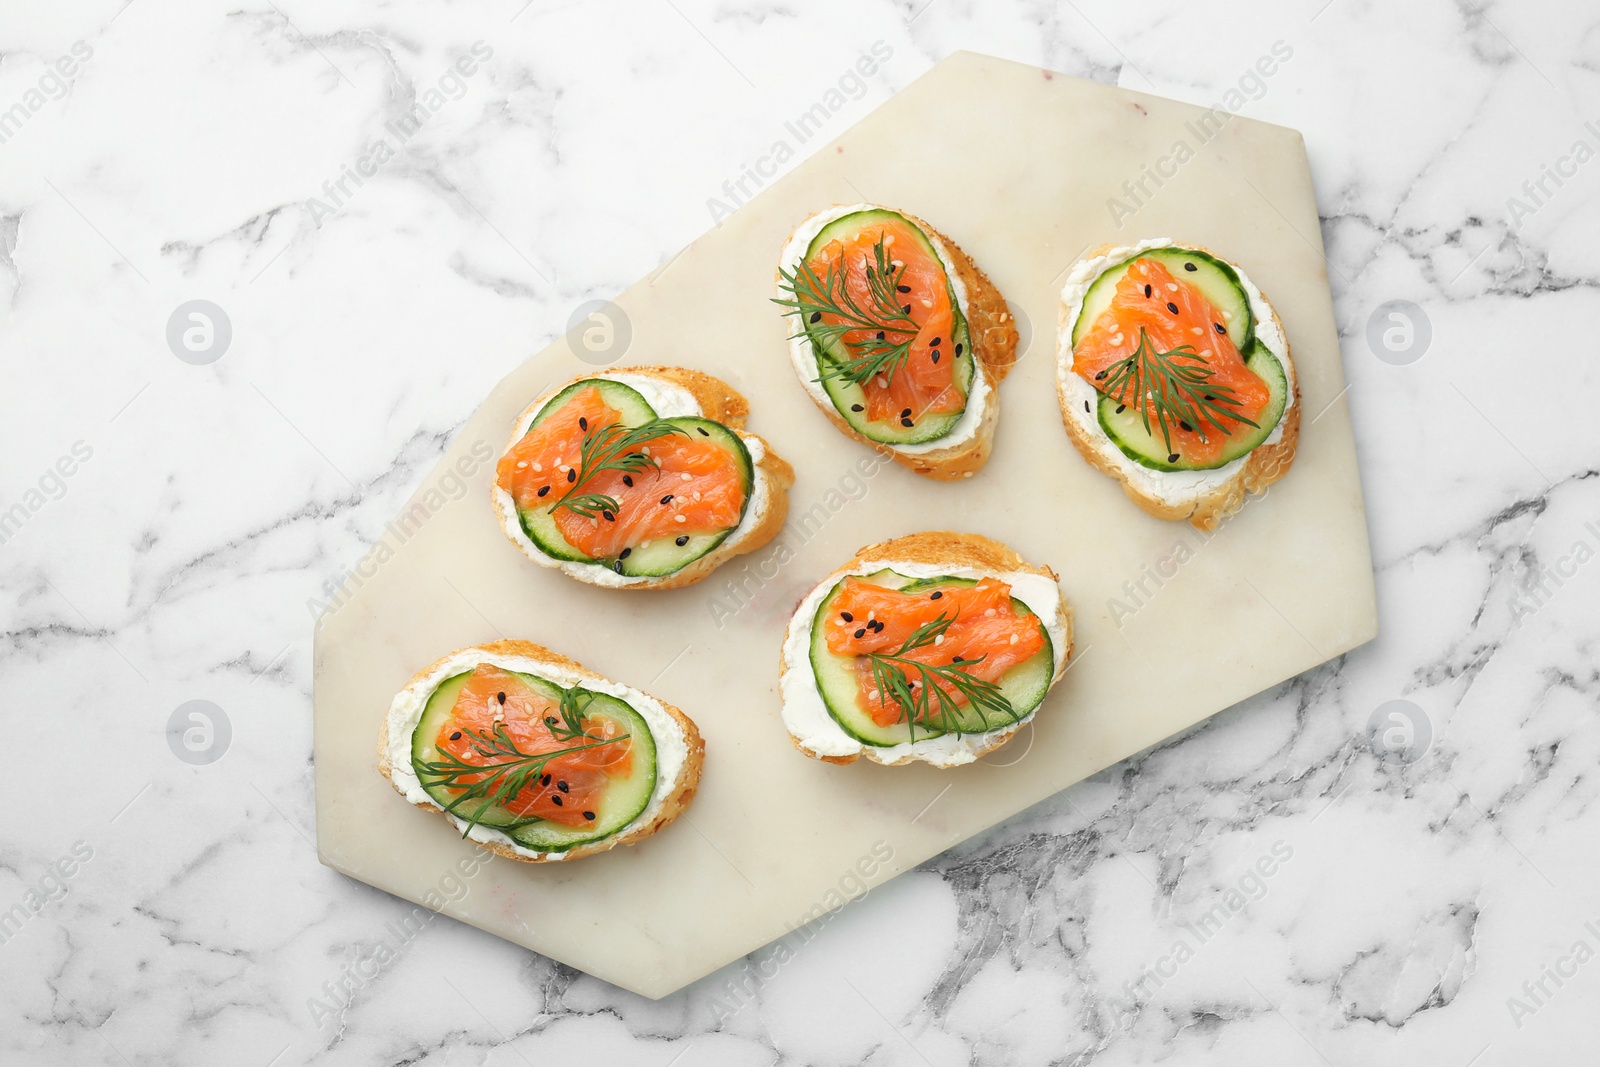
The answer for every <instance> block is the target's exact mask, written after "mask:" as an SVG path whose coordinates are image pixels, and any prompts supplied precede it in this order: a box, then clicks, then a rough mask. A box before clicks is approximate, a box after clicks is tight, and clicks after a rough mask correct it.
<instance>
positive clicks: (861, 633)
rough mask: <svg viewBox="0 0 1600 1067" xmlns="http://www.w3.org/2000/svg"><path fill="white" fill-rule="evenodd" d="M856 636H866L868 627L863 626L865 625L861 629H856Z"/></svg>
mask: <svg viewBox="0 0 1600 1067" xmlns="http://www.w3.org/2000/svg"><path fill="white" fill-rule="evenodd" d="M856 636H857V637H865V636H867V629H866V627H864V626H863V627H862V628H861V629H859V630H857V631H856Z"/></svg>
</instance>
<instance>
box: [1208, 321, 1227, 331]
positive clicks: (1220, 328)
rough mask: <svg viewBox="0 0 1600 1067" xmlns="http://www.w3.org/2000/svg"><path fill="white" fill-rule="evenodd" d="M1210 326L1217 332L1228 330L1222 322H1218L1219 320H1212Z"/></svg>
mask: <svg viewBox="0 0 1600 1067" xmlns="http://www.w3.org/2000/svg"><path fill="white" fill-rule="evenodd" d="M1211 328H1212V329H1213V330H1216V331H1217V332H1218V333H1227V332H1228V330H1227V327H1225V326H1223V325H1222V323H1220V322H1213V323H1212V324H1211Z"/></svg>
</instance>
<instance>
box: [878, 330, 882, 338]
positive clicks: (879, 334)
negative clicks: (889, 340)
mask: <svg viewBox="0 0 1600 1067" xmlns="http://www.w3.org/2000/svg"><path fill="white" fill-rule="evenodd" d="M878 340H880V341H881V340H883V331H882V330H879V331H878Z"/></svg>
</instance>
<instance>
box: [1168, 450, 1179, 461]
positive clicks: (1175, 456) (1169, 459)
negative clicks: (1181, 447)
mask: <svg viewBox="0 0 1600 1067" xmlns="http://www.w3.org/2000/svg"><path fill="white" fill-rule="evenodd" d="M1167 462H1168V463H1176V462H1178V454H1177V453H1176V452H1174V453H1172V455H1170V456H1168V457H1167Z"/></svg>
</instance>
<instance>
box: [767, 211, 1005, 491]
mask: <svg viewBox="0 0 1600 1067" xmlns="http://www.w3.org/2000/svg"><path fill="white" fill-rule="evenodd" d="M880 207H881V205H877V204H856V205H854V206H851V207H848V208H833V209H830V210H828V211H821V212H818V213H817V214H815V215H813V216H811V218H809V219H807V220H806V221H805V222H803V223H801V224H800V225H799V226H798V227H796V229H795V231H794V232H793V233H791V234H790V235H789V240H788V242H787V243H786V245H785V250H784V255H783V257H782V260H781V262H780V263H779V266H780V268H781V269H784V270H788V269H792V268H793V267H794V265H795V263H796V262H798V261H799V259H800V258H803V257H804V255H805V244H809V243H810V238H809V237H807V238H806V239H805V244H799V243H798V238H799V237H800V236H801V235H803V234H805V233H807V232H808V231H809V230H810V229H811V228H812V227H814V226H815V223H816V220H818V219H822V218H825V217H829V218H831V217H837V216H841V215H842V214H845V213H848V212H855V211H868V210H876V209H879V208H880ZM888 210H893V211H896V212H897V213H898V214H900V215H901V216H903V217H904V218H906V219H907V220H909V221H910V222H911V223H912V224H913V225H915V226H916V227H917V228H919V229H920V230H922V232H923V233H924V234H926V235H927V236H928V238H929V240H930V241H932V242H933V244H934V246H935V248H937V249H938V250H940V251H941V252H942V253H943V255H944V258H945V260H946V261H947V262H948V263H949V265H950V266H951V267H952V268H954V271H953V273H954V275H955V276H956V278H958V279H959V280H960V282H961V284H962V286H964V287H965V289H966V300H965V301H962V302H961V312H962V314H963V315H965V316H966V319H967V323H968V330H969V332H970V334H971V338H972V349H973V354H974V355H975V357H976V358H975V359H974V361H973V362H974V365H975V366H974V369H975V371H976V375H975V376H974V379H973V386H972V396H973V397H977V396H979V394H980V393H981V394H982V399H981V401H980V402H981V404H982V410H981V412H980V413H979V416H978V417H979V422H978V425H977V427H976V430H975V432H974V433H973V434H972V435H971V436H969V437H967V438H965V439H964V440H962V441H961V442H959V443H957V444H952V445H949V446H945V447H937V448H931V449H927V450H925V451H917V450H907V449H905V448H903V447H896V446H895V445H893V444H889V443H885V442H882V441H874V440H872V439H871V438H869V437H867V436H865V435H863V434H861V433H859V432H858V431H857V430H856V429H855V428H854V427H852V426H851V425H850V424H849V423H848V422H846V421H845V419H844V416H842V415H840V414H839V411H838V409H837V408H835V407H834V406H833V402H832V401H831V400H830V399H829V398H828V395H827V393H826V392H824V391H823V390H822V388H821V387H820V386H819V385H817V384H816V382H815V378H816V377H817V357H816V352H815V349H814V348H813V347H812V344H811V341H810V339H809V338H808V337H807V336H806V335H805V331H804V330H799V331H797V333H798V336H795V337H792V338H790V341H789V358H790V362H791V363H793V365H794V368H795V373H796V374H798V375H799V376H800V380H801V383H802V384H803V385H805V387H806V393H807V395H809V396H810V397H811V400H812V402H813V403H814V404H816V405H817V407H818V408H820V409H821V410H822V413H823V414H824V415H826V416H827V417H828V419H829V421H831V422H832V423H833V424H834V425H835V426H837V427H838V428H839V430H840V432H841V433H843V434H844V435H845V436H847V437H852V438H854V439H855V440H857V441H860V442H861V443H862V444H864V445H866V446H867V447H869V448H872V449H874V450H876V451H878V452H883V453H885V454H887V455H889V456H890V457H891V458H892V459H894V461H895V462H896V463H899V464H900V465H901V466H904V467H908V468H910V469H911V470H913V471H915V472H916V473H918V474H921V475H925V476H927V477H929V478H934V479H937V480H939V481H947V482H949V481H957V480H959V479H962V478H971V477H972V476H973V475H974V474H976V473H977V472H978V470H979V468H981V467H982V466H983V465H984V464H985V463H987V462H988V460H989V452H990V450H991V448H992V447H993V445H994V432H995V427H996V426H997V425H998V424H999V421H1000V392H999V388H998V387H999V385H1000V382H1001V380H1002V379H1003V378H1005V376H1006V375H1007V374H1009V373H1010V372H1011V368H1012V367H1013V366H1014V365H1015V364H1016V361H1017V341H1018V334H1017V324H1016V321H1015V320H1014V319H1013V318H1012V316H1011V311H1010V309H1009V308H1008V307H1007V306H1006V301H1005V297H1003V296H1001V295H1000V290H999V289H996V288H995V286H994V283H993V282H991V281H990V280H989V277H988V275H986V274H984V273H983V271H982V270H980V269H978V265H977V264H976V263H974V262H973V261H972V259H971V257H969V256H968V255H967V254H966V253H965V252H963V251H962V250H961V248H960V247H959V246H958V245H957V244H956V243H955V242H954V241H952V240H951V239H950V238H948V237H946V236H945V235H944V234H942V233H940V232H939V231H938V230H936V229H934V228H933V227H932V226H930V225H928V224H927V223H926V222H924V221H923V220H922V219H919V218H917V217H916V216H914V215H911V214H909V213H907V212H904V211H899V209H898V208H891V209H888ZM797 246H798V250H797ZM779 281H780V282H781V281H782V277H781V275H780V277H779ZM779 292H780V294H783V293H784V292H785V290H783V289H781V288H780V290H779ZM786 321H787V320H786ZM979 376H981V379H982V388H981V389H980V387H979ZM969 402H971V401H970V398H969Z"/></svg>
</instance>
